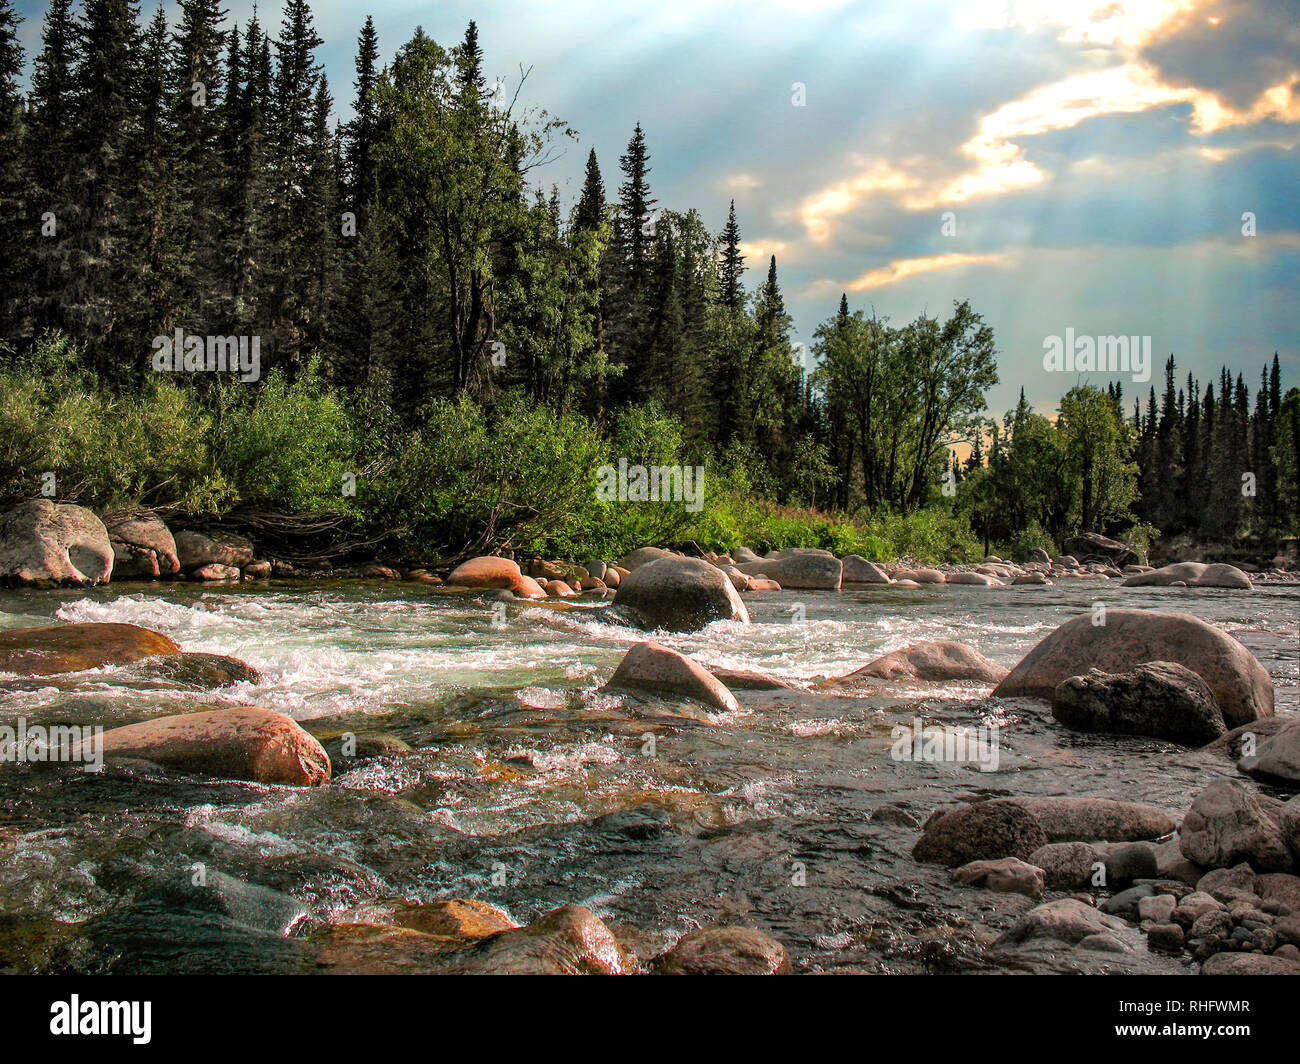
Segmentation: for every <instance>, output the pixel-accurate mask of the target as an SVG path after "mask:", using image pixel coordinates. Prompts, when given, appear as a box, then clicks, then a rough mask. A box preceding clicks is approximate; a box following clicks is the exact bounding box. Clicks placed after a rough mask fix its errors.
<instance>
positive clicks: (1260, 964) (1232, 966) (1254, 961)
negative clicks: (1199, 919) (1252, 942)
mask: <svg viewBox="0 0 1300 1064" xmlns="http://www.w3.org/2000/svg"><path fill="white" fill-rule="evenodd" d="M1201 974H1202V975H1300V964H1297V963H1296V962H1295V961H1293V960H1290V959H1288V958H1286V957H1267V956H1264V955H1263V954H1260V953H1216V954H1215V955H1214V956H1213V957H1210V958H1209V959H1207V960H1206V961H1205V963H1204V964H1202V965H1201Z"/></svg>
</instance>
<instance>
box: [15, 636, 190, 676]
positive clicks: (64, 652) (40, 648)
mask: <svg viewBox="0 0 1300 1064" xmlns="http://www.w3.org/2000/svg"><path fill="white" fill-rule="evenodd" d="M180 649H181V648H180V647H179V646H177V645H176V644H175V643H174V642H173V641H172V640H170V639H168V638H167V636H165V635H163V634H162V633H161V632H154V631H151V630H150V629H148V628H140V627H139V626H137V625H134V624H116V623H113V624H48V625H40V626H39V627H36V628H9V629H6V630H5V631H0V672H11V673H16V674H17V675H19V676H53V675H55V674H57V673H61V672H80V671H81V670H83V669H98V668H101V667H103V666H105V665H129V664H130V663H131V662H133V661H139V660H140V659H141V658H149V657H153V656H154V655H155V654H177V653H179V651H180Z"/></svg>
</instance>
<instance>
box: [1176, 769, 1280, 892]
mask: <svg viewBox="0 0 1300 1064" xmlns="http://www.w3.org/2000/svg"><path fill="white" fill-rule="evenodd" d="M1179 836H1180V838H1179V846H1180V847H1181V849H1182V851H1183V856H1184V857H1186V858H1187V859H1188V860H1189V861H1194V862H1195V863H1196V864H1198V865H1202V866H1203V867H1206V868H1225V867H1227V866H1228V865H1232V864H1236V863H1237V862H1238V861H1248V862H1249V863H1250V865H1251V866H1252V867H1253V868H1255V869H1256V870H1259V871H1265V872H1286V871H1289V870H1290V868H1291V866H1292V858H1291V854H1290V852H1289V850H1288V848H1287V844H1286V841H1285V839H1284V836H1283V833H1282V829H1281V828H1280V827H1279V826H1278V824H1277V823H1275V822H1274V821H1273V819H1272V818H1271V817H1269V815H1268V813H1267V812H1266V810H1265V807H1264V805H1263V803H1262V802H1261V801H1260V800H1259V798H1258V797H1257V796H1256V795H1254V794H1251V793H1250V792H1249V791H1247V790H1246V789H1245V788H1244V787H1242V786H1241V784H1239V783H1237V782H1235V781H1233V780H1228V779H1219V780H1215V781H1214V782H1213V783H1211V784H1210V785H1209V786H1207V787H1206V788H1205V789H1204V790H1202V791H1201V792H1200V794H1198V795H1197V796H1196V798H1195V799H1194V800H1193V801H1192V807H1191V808H1190V809H1189V810H1188V811H1187V815H1186V816H1185V817H1184V818H1183V823H1182V827H1181V828H1180V829H1179Z"/></svg>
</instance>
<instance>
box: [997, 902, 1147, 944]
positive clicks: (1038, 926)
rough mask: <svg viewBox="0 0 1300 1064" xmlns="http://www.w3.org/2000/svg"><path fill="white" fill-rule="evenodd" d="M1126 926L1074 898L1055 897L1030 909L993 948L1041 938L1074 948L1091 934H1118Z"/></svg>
mask: <svg viewBox="0 0 1300 1064" xmlns="http://www.w3.org/2000/svg"><path fill="white" fill-rule="evenodd" d="M1126 926H1127V925H1126V924H1125V923H1124V921H1123V920H1121V919H1120V918H1119V917H1116V916H1107V915H1106V914H1105V913H1102V912H1100V911H1099V910H1097V909H1094V908H1093V907H1092V906H1090V905H1085V904H1084V903H1083V902H1081V901H1079V900H1078V899H1076V898H1058V899H1056V900H1055V901H1049V902H1046V903H1045V904H1043V905H1039V906H1037V907H1036V908H1033V909H1030V910H1029V912H1027V913H1025V914H1024V915H1023V916H1022V917H1020V919H1019V920H1017V921H1016V922H1015V924H1013V925H1012V927H1011V929H1010V930H1008V931H1007V932H1005V933H1004V934H1003V935H1002V936H1001V937H1000V938H999V939H998V940H997V941H996V942H995V943H994V946H995V947H1001V946H1011V945H1019V944H1020V943H1022V942H1027V941H1029V940H1030V939H1044V938H1045V939H1053V940H1055V941H1057V942H1065V943H1067V944H1069V945H1076V944H1078V943H1080V942H1082V941H1083V940H1084V939H1085V938H1088V937H1090V936H1092V935H1100V934H1105V933H1107V932H1110V931H1121V930H1123V929H1124V928H1125V927H1126Z"/></svg>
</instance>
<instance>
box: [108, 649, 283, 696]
mask: <svg viewBox="0 0 1300 1064" xmlns="http://www.w3.org/2000/svg"><path fill="white" fill-rule="evenodd" d="M130 671H131V673H132V675H134V676H138V677H140V678H141V679H145V680H160V681H162V682H164V683H168V684H173V685H175V686H177V687H188V688H191V689H192V690H195V691H212V690H216V689H217V688H220V687H230V686H231V685H233V684H237V683H261V682H262V675H261V673H259V672H258V671H257V670H256V669H255V668H253V666H251V665H249V664H247V663H246V662H243V661H240V660H239V659H238V658H232V657H228V656H226V655H225V654H200V653H194V652H190V653H180V654H162V655H159V656H156V657H152V658H145V659H143V660H141V661H137V662H135V663H134V664H133V665H132V666H131V670H130Z"/></svg>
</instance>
